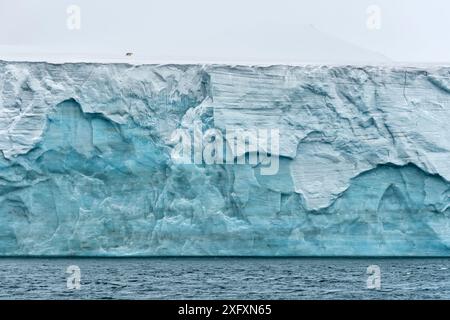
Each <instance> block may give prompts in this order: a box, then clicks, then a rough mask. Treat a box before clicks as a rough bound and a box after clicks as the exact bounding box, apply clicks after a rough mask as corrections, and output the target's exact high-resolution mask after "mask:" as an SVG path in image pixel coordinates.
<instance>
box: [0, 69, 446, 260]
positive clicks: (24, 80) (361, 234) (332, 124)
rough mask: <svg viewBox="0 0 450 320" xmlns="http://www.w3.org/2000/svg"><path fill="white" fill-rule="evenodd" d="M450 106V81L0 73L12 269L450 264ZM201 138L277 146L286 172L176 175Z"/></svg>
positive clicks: (6, 248) (208, 73)
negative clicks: (388, 261) (157, 262)
mask: <svg viewBox="0 0 450 320" xmlns="http://www.w3.org/2000/svg"><path fill="white" fill-rule="evenodd" d="M449 98H450V68H446V67H430V68H413V67H411V68H405V67H401V68H400V67H399V68H395V67H381V66H380V67H352V66H303V67H293V66H272V67H245V66H226V65H207V66H202V65H137V66H136V65H126V64H87V63H79V64H48V63H26V62H23V63H17V62H15V63H13V62H0V150H1V153H0V255H111V256H128V255H136V256H138V255H269V256H276V255H306V256H312V255H314V256H315V255H317V256H320V255H351V256H353V255H358V256H361V255H394V256H397V255H398V256H409V255H423V256H427V255H443V256H448V255H450V250H449V248H450V162H449V160H450V129H449V128H448V125H449V122H450V100H449ZM198 124H200V125H201V129H202V130H207V129H208V128H216V129H218V130H220V131H225V130H226V129H227V128H230V127H231V128H240V129H243V130H252V129H255V128H256V129H261V128H266V129H278V130H279V133H280V150H279V153H278V154H277V155H276V156H277V157H279V159H280V160H279V161H280V164H279V170H278V172H277V173H276V174H275V175H261V172H260V170H259V169H260V168H259V167H260V166H258V165H256V166H255V165H250V164H244V165H243V164H234V165H230V164H212V165H210V164H182V163H181V164H180V163H178V162H176V161H174V159H172V158H171V152H172V150H173V148H174V145H173V141H172V140H171V137H172V134H173V132H174V131H175V130H176V129H183V130H186V131H188V132H192V133H193V134H195V132H194V131H195V126H196V125H197V126H198ZM254 151H255V152H258V151H261V150H254Z"/></svg>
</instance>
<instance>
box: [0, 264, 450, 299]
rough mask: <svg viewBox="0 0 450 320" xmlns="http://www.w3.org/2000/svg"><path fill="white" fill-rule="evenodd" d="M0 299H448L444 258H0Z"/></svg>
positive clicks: (449, 275) (449, 278) (449, 274)
mask: <svg viewBox="0 0 450 320" xmlns="http://www.w3.org/2000/svg"><path fill="white" fill-rule="evenodd" d="M71 265H75V266H78V267H79V269H80V272H81V274H80V276H81V277H80V289H78V290H77V289H68V287H67V277H70V276H71V274H69V273H66V271H67V268H68V267H69V266H71ZM369 265H377V266H379V268H380V271H381V289H380V290H376V289H368V288H367V278H368V277H369V275H368V274H367V267H368V266H369ZM71 283H72V282H71ZM0 299H450V259H438V258H433V259H366V258H364V259H347V258H345V259H344V258H342V259H332V258H326V259H325V258H324V259H307V258H299V259H297V258H295V259H294V258H292V259H283V258H280V259H278V258H276V259H266V258H148V259H147V258H143V259H13V258H3V259H0Z"/></svg>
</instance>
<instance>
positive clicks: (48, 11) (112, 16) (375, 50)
mask: <svg viewBox="0 0 450 320" xmlns="http://www.w3.org/2000/svg"><path fill="white" fill-rule="evenodd" d="M69 5H77V6H78V7H79V8H80V27H81V28H80V29H79V30H78V29H75V30H70V29H69V28H68V27H67V19H68V17H69V14H68V13H67V8H68V6H69ZM373 5H375V7H373ZM369 6H372V7H370V8H372V9H371V10H372V11H370V12H369V13H368V11H367V10H368V8H369ZM373 8H375V9H376V8H379V9H380V11H379V15H378V14H377V13H374V11H373ZM368 19H369V20H370V19H372V20H370V21H372V22H369V26H368ZM373 19H376V21H375V24H373V21H374V20H373ZM371 23H372V24H371ZM378 27H379V28H378ZM449 31H450V1H448V0H372V1H368V0H308V1H306V0H272V1H266V0H222V1H220V0H160V1H154V0H126V1H124V0H71V1H66V0H45V1H42V0H41V1H40V0H0V58H1V57H2V55H3V56H5V54H11V53H15V52H16V53H21V54H33V53H41V54H49V55H51V54H84V55H88V56H89V55H92V56H102V55H105V56H107V55H118V56H123V55H124V53H125V52H129V51H131V52H133V53H134V56H138V57H142V58H147V59H150V60H151V59H156V60H164V59H165V60H168V61H174V62H177V61H179V60H198V61H203V60H204V61H208V62H210V61H213V62H214V61H216V62H221V61H226V62H229V61H237V62H239V61H249V60H250V61H255V62H259V61H267V62H286V63H289V62H302V61H304V62H309V61H324V62H327V61H331V62H339V61H342V60H352V59H356V60H361V59H362V60H364V58H365V57H367V59H368V60H374V61H383V60H391V61H399V62H424V63H439V62H449V61H450V41H448V40H449V36H448V33H449Z"/></svg>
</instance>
